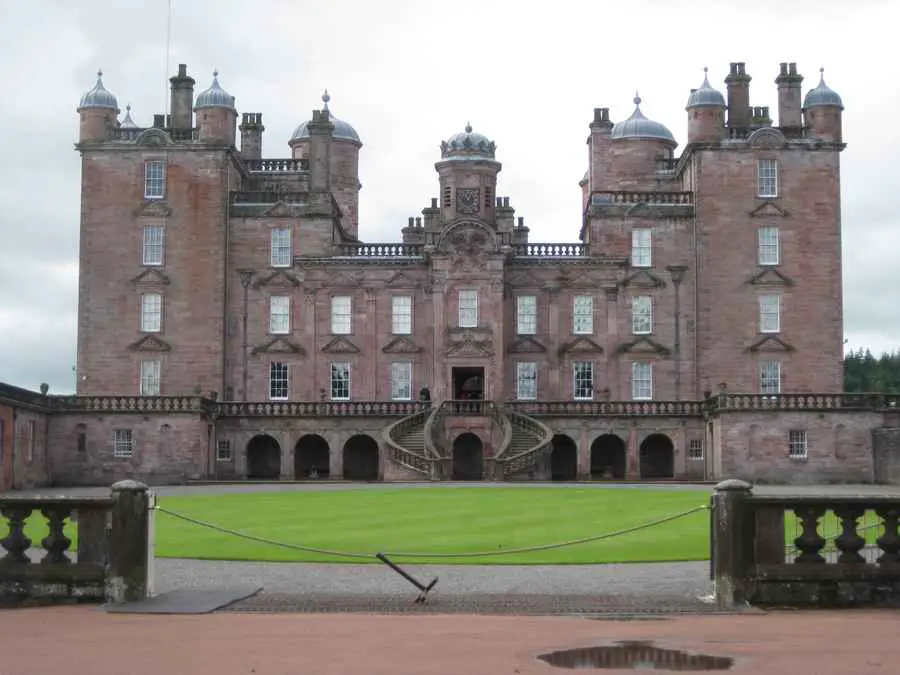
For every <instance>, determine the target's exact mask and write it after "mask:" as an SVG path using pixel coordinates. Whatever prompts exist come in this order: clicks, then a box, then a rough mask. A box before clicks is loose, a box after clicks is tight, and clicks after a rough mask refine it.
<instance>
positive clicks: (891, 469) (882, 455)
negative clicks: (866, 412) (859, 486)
mask: <svg viewBox="0 0 900 675" xmlns="http://www.w3.org/2000/svg"><path fill="white" fill-rule="evenodd" d="M872 447H873V451H874V454H875V456H874V462H875V482H876V483H885V484H888V485H900V427H896V426H892V427H886V428H882V429H875V430H874V431H873V432H872Z"/></svg>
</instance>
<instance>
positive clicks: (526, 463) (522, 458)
mask: <svg viewBox="0 0 900 675" xmlns="http://www.w3.org/2000/svg"><path fill="white" fill-rule="evenodd" d="M506 415H507V417H508V419H509V423H510V426H511V439H512V438H514V437H515V435H516V433H523V432H524V433H525V434H528V435H530V436H533V437H534V439H535V442H534V444H533V445H532V446H531V447H529V448H528V449H526V450H523V451H520V452H517V453H515V454H511V455H507V454H506V453H503V454H501V455H500V456H499V457H497V459H496V464H497V466H498V467H500V468H499V474H500V475H499V476H498V477H499V478H501V479H502V478H506V477H509V476H512V475H514V474H517V473H520V472H522V471H526V470H528V469H529V468H531V467H533V466H534V465H535V464H537V463H538V462H540V461H541V460H542V459H544V458H546V457H547V456H549V455H550V453H552V452H553V432H552V431H551V430H550V429H549V428H548V427H547V426H545V425H544V424H541V423H540V422H539V421H538V420H536V419H533V418H531V417H529V416H528V415H523V414H521V413H518V412H516V411H513V410H508V411H507V412H506Z"/></svg>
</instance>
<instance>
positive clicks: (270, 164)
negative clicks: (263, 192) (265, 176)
mask: <svg viewBox="0 0 900 675" xmlns="http://www.w3.org/2000/svg"><path fill="white" fill-rule="evenodd" d="M244 166H246V167H247V171H249V172H251V173H296V172H298V171H308V170H309V160H308V159H293V158H287V159H245V160H244Z"/></svg>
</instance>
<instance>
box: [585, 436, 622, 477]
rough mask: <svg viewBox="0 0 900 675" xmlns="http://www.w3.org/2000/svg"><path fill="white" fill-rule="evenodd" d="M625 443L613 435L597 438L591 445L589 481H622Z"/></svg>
mask: <svg viewBox="0 0 900 675" xmlns="http://www.w3.org/2000/svg"><path fill="white" fill-rule="evenodd" d="M624 478H625V441H623V440H622V439H621V438H619V437H618V436H616V435H615V434H603V435H602V436H598V437H597V438H596V439H595V440H594V442H593V443H592V444H591V479H592V480H624Z"/></svg>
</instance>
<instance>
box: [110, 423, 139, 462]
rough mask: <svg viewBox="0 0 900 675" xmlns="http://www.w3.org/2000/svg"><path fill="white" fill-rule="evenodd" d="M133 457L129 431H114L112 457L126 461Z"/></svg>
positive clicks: (132, 440)
mask: <svg viewBox="0 0 900 675" xmlns="http://www.w3.org/2000/svg"><path fill="white" fill-rule="evenodd" d="M133 456H134V436H133V435H132V433H131V429H116V430H115V431H114V432H113V457H115V458H117V459H127V458H129V457H133Z"/></svg>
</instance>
